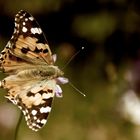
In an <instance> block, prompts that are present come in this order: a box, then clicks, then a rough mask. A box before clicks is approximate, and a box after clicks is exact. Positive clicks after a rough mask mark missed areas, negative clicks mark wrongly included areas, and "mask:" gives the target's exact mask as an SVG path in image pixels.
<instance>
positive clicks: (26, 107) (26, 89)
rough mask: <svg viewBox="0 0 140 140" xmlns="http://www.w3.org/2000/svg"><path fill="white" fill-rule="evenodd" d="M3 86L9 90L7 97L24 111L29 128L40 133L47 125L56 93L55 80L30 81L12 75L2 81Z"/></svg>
mask: <svg viewBox="0 0 140 140" xmlns="http://www.w3.org/2000/svg"><path fill="white" fill-rule="evenodd" d="M1 86H2V87H3V88H4V89H7V90H8V94H7V95H6V96H5V97H6V98H7V99H9V100H10V101H11V102H13V103H14V104H15V105H18V107H19V108H20V109H21V110H22V112H23V114H24V116H25V120H26V122H27V125H28V126H29V128H31V129H32V130H34V131H38V130H39V129H40V128H42V127H43V126H44V125H45V124H46V122H47V117H48V115H49V113H50V111H51V104H52V100H53V97H54V93H55V88H56V81H55V80H43V81H33V80H30V81H29V79H26V80H25V79H21V78H20V77H18V76H15V75H11V76H8V77H6V78H5V79H4V80H3V81H2V83H1Z"/></svg>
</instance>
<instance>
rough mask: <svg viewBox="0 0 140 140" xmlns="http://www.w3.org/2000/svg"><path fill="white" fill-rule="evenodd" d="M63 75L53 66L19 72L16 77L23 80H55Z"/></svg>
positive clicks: (36, 67)
mask: <svg viewBox="0 0 140 140" xmlns="http://www.w3.org/2000/svg"><path fill="white" fill-rule="evenodd" d="M63 74H64V73H63V72H62V71H61V70H60V69H59V68H58V67H57V66H53V65H46V66H35V68H31V69H25V70H22V71H19V72H18V73H17V76H18V77H19V78H24V79H28V78H30V79H48V80H49V79H55V78H57V77H60V76H62V75H63Z"/></svg>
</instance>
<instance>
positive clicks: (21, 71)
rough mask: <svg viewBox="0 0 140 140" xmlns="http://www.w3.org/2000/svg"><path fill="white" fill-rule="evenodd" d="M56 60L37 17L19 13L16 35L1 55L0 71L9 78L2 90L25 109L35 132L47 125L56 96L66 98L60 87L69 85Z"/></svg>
mask: <svg viewBox="0 0 140 140" xmlns="http://www.w3.org/2000/svg"><path fill="white" fill-rule="evenodd" d="M55 60H56V55H52V53H51V50H50V48H49V46H48V43H47V40H46V38H45V36H44V34H43V32H42V29H41V28H40V27H39V25H38V23H37V22H36V20H35V19H34V17H33V16H31V15H30V14H29V13H27V12H25V11H23V10H21V11H19V12H18V13H17V15H16V16H15V28H14V33H13V36H12V37H11V39H10V41H9V42H8V43H7V45H6V47H5V48H4V50H3V51H2V52H1V54H0V68H1V69H2V70H3V71H4V72H5V73H6V74H7V75H8V76H7V77H6V78H4V79H3V80H2V81H1V82H0V87H1V88H4V89H7V90H8V94H7V95H6V96H5V97H6V98H7V99H9V100H10V101H11V102H12V103H14V104H15V105H17V106H18V107H19V108H20V109H21V110H22V112H23V114H24V116H25V120H26V121H27V125H28V126H29V128H31V129H32V130H34V131H38V130H39V129H40V128H42V126H44V125H45V124H46V122H47V117H48V115H49V113H50V111H51V104H52V100H53V97H54V94H56V96H58V97H62V89H61V88H60V86H59V85H58V84H65V83H67V82H68V79H67V78H64V77H62V76H63V74H64V73H63V72H62V71H61V70H60V69H59V68H58V67H57V66H54V62H55Z"/></svg>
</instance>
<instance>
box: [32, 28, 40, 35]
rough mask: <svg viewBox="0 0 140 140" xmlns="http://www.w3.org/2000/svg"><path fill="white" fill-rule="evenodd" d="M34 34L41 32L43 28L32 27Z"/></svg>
mask: <svg viewBox="0 0 140 140" xmlns="http://www.w3.org/2000/svg"><path fill="white" fill-rule="evenodd" d="M31 33H32V34H41V33H42V30H41V29H40V28H31Z"/></svg>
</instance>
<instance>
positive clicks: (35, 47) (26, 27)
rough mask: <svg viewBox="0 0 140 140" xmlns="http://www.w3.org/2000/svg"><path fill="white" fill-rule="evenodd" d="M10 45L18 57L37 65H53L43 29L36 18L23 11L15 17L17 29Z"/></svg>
mask: <svg viewBox="0 0 140 140" xmlns="http://www.w3.org/2000/svg"><path fill="white" fill-rule="evenodd" d="M10 43H11V45H10V46H9V47H10V49H11V51H12V53H13V54H14V55H16V56H17V57H20V58H22V59H24V60H26V61H29V62H33V63H37V64H41V63H46V62H47V64H52V63H53V59H52V56H51V50H50V48H49V46H48V43H47V40H46V38H45V36H44V34H43V31H42V29H41V28H40V26H39V25H38V23H37V21H36V20H35V19H34V17H33V16H32V15H30V14H29V13H27V12H25V11H23V10H21V11H20V12H19V13H18V14H17V15H16V16H15V29H14V33H13V36H12V38H11V40H10ZM28 58H30V60H29V59H28Z"/></svg>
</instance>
